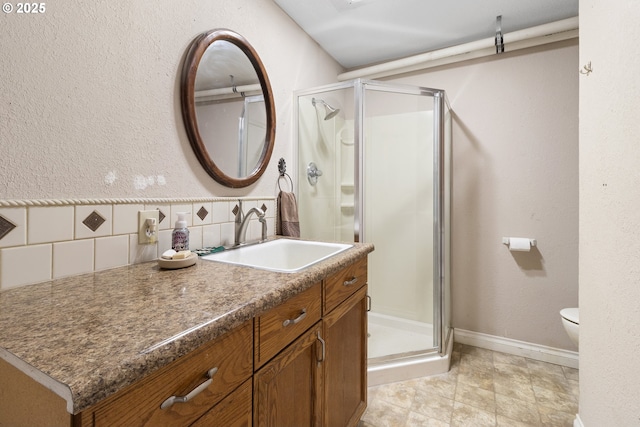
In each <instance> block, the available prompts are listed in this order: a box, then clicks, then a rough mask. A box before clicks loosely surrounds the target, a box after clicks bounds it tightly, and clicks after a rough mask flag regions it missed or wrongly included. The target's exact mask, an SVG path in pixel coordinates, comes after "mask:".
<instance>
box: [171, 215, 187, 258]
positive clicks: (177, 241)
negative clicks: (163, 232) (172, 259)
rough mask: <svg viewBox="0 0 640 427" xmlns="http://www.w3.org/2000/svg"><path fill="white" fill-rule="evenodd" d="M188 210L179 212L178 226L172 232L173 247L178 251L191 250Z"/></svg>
mask: <svg viewBox="0 0 640 427" xmlns="http://www.w3.org/2000/svg"><path fill="white" fill-rule="evenodd" d="M187 214H188V212H178V213H177V215H178V220H177V221H176V228H174V229H173V233H171V249H173V250H174V251H176V252H180V251H188V250H189V229H188V228H187V220H186V215H187Z"/></svg>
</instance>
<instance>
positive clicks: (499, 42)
mask: <svg viewBox="0 0 640 427" xmlns="http://www.w3.org/2000/svg"><path fill="white" fill-rule="evenodd" d="M495 40H496V53H503V52H504V37H503V36H502V15H498V16H496V39H495Z"/></svg>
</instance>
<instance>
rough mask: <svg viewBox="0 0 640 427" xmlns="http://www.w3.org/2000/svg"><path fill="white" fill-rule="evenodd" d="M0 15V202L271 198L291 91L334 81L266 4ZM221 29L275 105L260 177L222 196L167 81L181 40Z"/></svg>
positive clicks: (55, 9) (332, 69) (100, 5)
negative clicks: (250, 56) (233, 37)
mask: <svg viewBox="0 0 640 427" xmlns="http://www.w3.org/2000/svg"><path fill="white" fill-rule="evenodd" d="M46 6H47V8H46V12H45V13H44V14H40V15H19V14H16V13H15V12H14V13H12V14H4V13H3V14H1V15H0V28H1V30H0V31H1V33H2V37H0V52H2V56H1V58H0V76H2V79H1V80H0V116H2V120H1V121H0V148H1V152H2V157H1V158H0V182H2V186H1V187H0V198H3V199H26V198H31V199H37V198H97V197H201V196H236V195H266V196H272V195H274V194H275V181H276V177H277V167H276V166H277V162H278V159H279V158H280V157H285V158H286V159H287V160H288V161H292V160H293V159H292V158H291V157H292V156H291V152H292V147H291V117H292V115H291V92H292V91H293V90H296V89H300V88H306V87H311V86H316V85H319V84H326V83H330V82H333V81H335V76H336V74H337V72H339V71H340V68H339V66H338V65H337V64H336V63H335V62H334V61H333V60H332V59H331V58H330V57H329V56H328V55H327V54H326V53H324V51H322V50H321V49H320V48H319V47H318V46H317V45H316V44H315V42H313V41H312V40H311V39H310V38H309V37H308V36H306V34H304V33H303V32H302V30H300V28H299V27H298V26H297V25H295V24H294V23H293V22H292V21H291V20H290V19H289V18H288V16H286V15H285V14H284V13H283V12H282V11H281V10H280V9H279V8H278V7H277V6H276V5H275V4H274V3H273V2H272V1H270V0H233V1H226V0H212V1H204V0H189V1H180V2H176V1H172V0H159V1H154V2H129V1H125V0H113V1H109V2H81V1H79V0H62V1H57V2H52V3H46ZM221 27H223V28H230V29H232V30H234V31H237V32H239V33H240V34H242V35H243V36H245V37H246V38H247V40H249V42H250V43H251V44H252V45H253V46H254V48H255V49H256V50H257V52H258V53H259V55H260V57H261V59H262V61H263V63H264V65H265V67H266V69H267V72H268V73H269V77H270V79H271V85H272V88H273V91H274V95H275V103H276V111H277V128H276V148H275V150H274V153H273V156H272V159H271V162H270V165H269V168H268V172H267V173H266V174H265V175H263V178H262V179H261V180H260V181H259V182H258V183H256V184H254V185H253V186H251V187H249V188H247V189H238V190H231V189H227V188H225V187H222V186H221V185H219V184H217V183H216V182H215V181H213V180H212V179H211V178H210V177H209V176H208V175H207V174H206V173H205V172H204V170H203V169H202V168H201V166H200V164H199V163H198V161H197V159H196V157H195V156H194V155H193V153H192V151H191V148H190V145H189V142H188V140H187V137H186V134H185V131H184V126H183V122H182V117H181V113H180V104H179V75H180V70H181V65H182V60H183V58H184V54H185V50H186V49H187V47H188V46H189V44H190V42H191V41H192V40H193V38H194V37H195V36H196V35H197V34H199V33H201V32H204V31H207V30H210V29H214V28H221Z"/></svg>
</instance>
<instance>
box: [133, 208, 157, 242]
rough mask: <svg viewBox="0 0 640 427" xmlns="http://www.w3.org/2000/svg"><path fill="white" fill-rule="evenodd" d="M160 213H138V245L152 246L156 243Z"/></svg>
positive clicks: (153, 211)
mask: <svg viewBox="0 0 640 427" xmlns="http://www.w3.org/2000/svg"><path fill="white" fill-rule="evenodd" d="M159 229H160V211H159V210H157V209H155V210H152V211H138V244H140V245H153V244H155V243H157V242H158V230H159Z"/></svg>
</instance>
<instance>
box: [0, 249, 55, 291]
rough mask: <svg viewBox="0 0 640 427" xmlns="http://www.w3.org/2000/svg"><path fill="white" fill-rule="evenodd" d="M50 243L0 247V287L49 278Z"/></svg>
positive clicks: (7, 287)
mask: <svg viewBox="0 0 640 427" xmlns="http://www.w3.org/2000/svg"><path fill="white" fill-rule="evenodd" d="M52 252H53V248H52V245H51V244H46V245H32V246H18V247H15V248H6V249H0V289H3V290H4V289H9V288H15V287H17V286H22V285H28V284H31V283H39V282H44V281H47V280H51V259H52Z"/></svg>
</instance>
